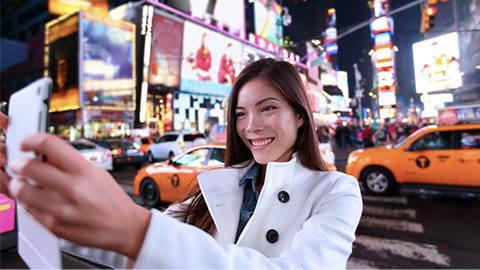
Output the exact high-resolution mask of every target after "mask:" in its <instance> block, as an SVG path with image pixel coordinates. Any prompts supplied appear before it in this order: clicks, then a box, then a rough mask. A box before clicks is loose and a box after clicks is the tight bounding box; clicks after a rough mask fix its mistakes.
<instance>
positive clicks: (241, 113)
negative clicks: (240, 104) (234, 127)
mask: <svg viewBox="0 0 480 270" xmlns="http://www.w3.org/2000/svg"><path fill="white" fill-rule="evenodd" d="M244 115H245V114H244V113H243V112H237V113H236V114H235V116H236V117H237V118H239V117H242V116H244Z"/></svg>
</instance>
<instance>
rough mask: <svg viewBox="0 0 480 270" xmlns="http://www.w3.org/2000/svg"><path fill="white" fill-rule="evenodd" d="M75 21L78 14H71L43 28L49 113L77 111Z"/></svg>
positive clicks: (77, 86)
mask: <svg viewBox="0 0 480 270" xmlns="http://www.w3.org/2000/svg"><path fill="white" fill-rule="evenodd" d="M78 21H79V17H78V14H74V15H71V16H68V17H65V18H62V19H61V20H55V21H52V22H49V23H48V24H47V25H46V35H45V44H46V46H47V54H46V58H45V60H46V63H45V64H46V66H47V70H46V76H49V77H51V78H52V80H53V88H52V95H51V98H50V112H58V111H66V110H75V109H78V108H79V107H80V102H79V96H80V94H79V70H78V48H79V40H78V25H79V24H78Z"/></svg>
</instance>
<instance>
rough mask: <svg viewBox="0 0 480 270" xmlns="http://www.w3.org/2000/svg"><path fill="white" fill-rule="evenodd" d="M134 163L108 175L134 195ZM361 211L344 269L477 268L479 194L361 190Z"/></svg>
mask: <svg viewBox="0 0 480 270" xmlns="http://www.w3.org/2000/svg"><path fill="white" fill-rule="evenodd" d="M351 150H352V149H335V150H334V151H335V154H336V166H337V168H338V170H339V171H342V172H343V171H344V170H345V166H346V162H347V157H348V153H349V152H350V151H351ZM135 173H136V171H135V169H134V168H133V167H128V166H127V167H124V168H118V169H116V170H115V171H113V172H112V175H113V176H114V177H115V179H116V180H117V181H118V183H119V184H120V185H122V187H123V188H124V190H125V191H126V192H127V193H128V194H129V195H130V196H131V197H132V198H133V200H134V201H135V202H137V203H138V204H142V200H141V198H139V197H136V196H134V195H133V178H134V176H135ZM363 203H364V209H363V215H362V218H361V221H360V225H359V227H358V229H357V239H356V241H355V243H354V247H353V253H352V255H351V257H350V259H349V261H348V268H349V269H359V268H369V269H372V268H373V269H375V268H376V269H384V268H392V269H393V268H403V269H407V268H422V269H431V268H457V269H459V268H478V267H479V266H480V258H479V257H478V254H480V207H479V205H480V200H478V199H461V198H454V197H440V196H426V195H421V196H420V195H414V194H401V195H396V196H393V197H376V196H370V195H363Z"/></svg>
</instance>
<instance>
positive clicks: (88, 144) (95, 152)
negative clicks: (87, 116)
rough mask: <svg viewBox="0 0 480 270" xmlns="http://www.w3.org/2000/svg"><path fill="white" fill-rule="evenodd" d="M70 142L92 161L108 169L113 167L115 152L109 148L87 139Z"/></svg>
mask: <svg viewBox="0 0 480 270" xmlns="http://www.w3.org/2000/svg"><path fill="white" fill-rule="evenodd" d="M69 143H70V145H71V146H73V148H75V149H77V150H78V152H80V154H82V155H83V156H84V157H85V158H86V159H87V160H88V161H90V162H91V163H93V164H95V165H97V166H98V167H100V168H102V169H104V170H107V171H111V170H112V169H113V157H112V156H113V154H112V151H110V150H109V149H108V148H105V147H102V146H100V145H98V144H96V143H94V142H92V141H89V140H86V139H77V140H74V141H70V142H69Z"/></svg>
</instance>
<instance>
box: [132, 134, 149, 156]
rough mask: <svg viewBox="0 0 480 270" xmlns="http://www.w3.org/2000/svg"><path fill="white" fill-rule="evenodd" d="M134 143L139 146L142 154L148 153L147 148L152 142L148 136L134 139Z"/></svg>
mask: <svg viewBox="0 0 480 270" xmlns="http://www.w3.org/2000/svg"><path fill="white" fill-rule="evenodd" d="M135 142H136V143H137V144H139V145H140V148H142V149H143V152H144V153H148V148H149V147H150V145H152V144H153V140H152V138H151V137H150V136H145V137H136V138H135Z"/></svg>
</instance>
